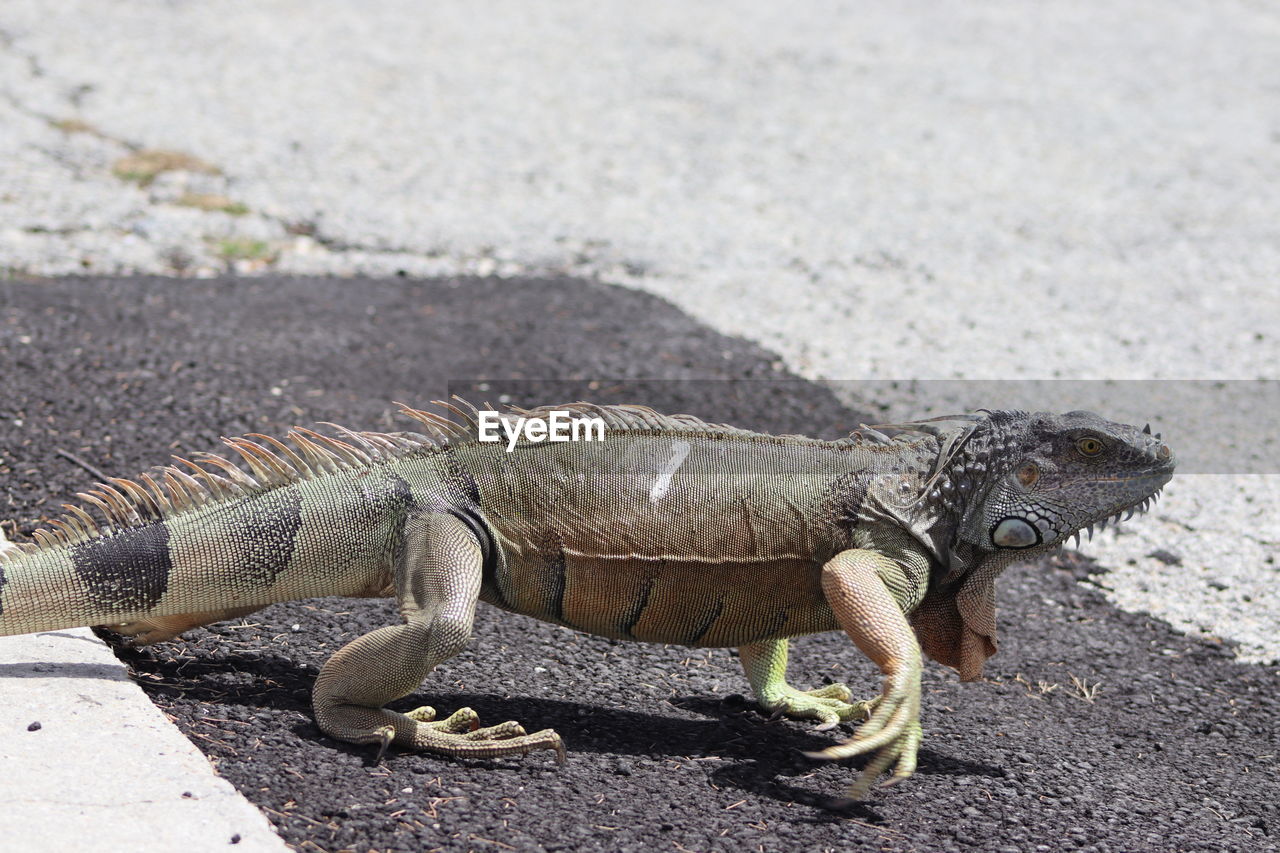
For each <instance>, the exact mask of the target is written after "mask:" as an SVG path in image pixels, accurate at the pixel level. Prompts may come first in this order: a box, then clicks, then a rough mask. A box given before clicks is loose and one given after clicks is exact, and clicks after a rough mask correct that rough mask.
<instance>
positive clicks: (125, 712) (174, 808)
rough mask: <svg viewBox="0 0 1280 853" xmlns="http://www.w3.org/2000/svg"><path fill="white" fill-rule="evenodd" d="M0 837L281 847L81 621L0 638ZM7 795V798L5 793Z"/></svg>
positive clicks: (100, 844) (40, 851) (57, 842)
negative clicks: (1, 789) (7, 787)
mask: <svg viewBox="0 0 1280 853" xmlns="http://www.w3.org/2000/svg"><path fill="white" fill-rule="evenodd" d="M0 676H2V677H0V732H3V735H2V736H0V768H3V773H4V777H5V778H7V779H13V780H21V785H22V789H21V791H20V792H18V791H9V792H8V793H9V796H7V797H6V798H5V803H4V805H3V806H0V837H2V838H6V839H10V840H11V841H12V840H14V839H20V840H21V848H22V849H23V850H26V851H29V853H46V851H47V853H65V851H68V850H77V849H86V847H87V846H89V845H91V846H92V848H93V849H97V850H130V849H139V847H141V846H145V847H146V848H147V849H150V850H183V851H187V853H198V851H215V850H236V851H246V853H247V851H282V850H287V849H288V848H287V847H286V846H285V844H284V842H283V841H281V840H280V838H279V837H278V836H277V835H276V834H275V831H274V830H273V829H272V827H271V824H270V823H269V822H268V821H267V819H266V818H265V817H263V815H262V813H261V812H259V811H258V810H257V808H255V807H254V806H253V805H251V804H250V803H249V802H248V801H247V800H245V799H244V798H243V797H242V796H240V794H239V792H238V791H236V789H235V788H234V787H232V785H231V784H230V783H229V782H227V781H226V780H225V779H222V778H221V777H220V776H218V775H217V774H216V773H215V772H214V769H213V767H212V766H211V765H210V764H209V762H208V760H207V759H206V758H205V757H204V755H203V754H201V752H200V751H199V750H197V749H196V748H195V746H193V745H192V744H191V742H190V741H188V740H187V739H186V738H185V737H183V736H182V734H181V733H179V732H178V730H177V729H176V728H175V727H174V726H173V725H172V724H171V723H170V722H169V720H168V719H167V718H166V717H165V716H164V714H162V713H161V712H160V710H159V709H158V708H156V706H155V705H153V704H152V702H151V700H150V699H148V698H147V696H146V694H144V693H143V692H142V690H141V688H139V687H138V685H137V684H135V683H134V682H133V681H132V680H130V678H129V676H128V674H127V672H126V670H125V667H124V665H123V664H121V663H120V661H119V660H117V659H116V658H115V656H114V655H113V654H112V653H111V650H110V649H109V648H108V647H107V646H106V644H105V643H103V642H102V641H101V640H99V639H98V638H97V637H95V636H94V635H93V634H92V633H91V632H90V631H89V630H88V629H78V630H73V631H56V632H49V633H45V634H35V635H25V636H19V637H4V638H0ZM15 795H16V796H15Z"/></svg>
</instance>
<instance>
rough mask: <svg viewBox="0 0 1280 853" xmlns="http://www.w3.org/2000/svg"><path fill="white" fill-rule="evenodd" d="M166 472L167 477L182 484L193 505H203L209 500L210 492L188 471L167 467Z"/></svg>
mask: <svg viewBox="0 0 1280 853" xmlns="http://www.w3.org/2000/svg"><path fill="white" fill-rule="evenodd" d="M175 458H176V457H175ZM164 471H165V477H173V478H174V479H175V480H177V481H178V482H179V483H181V484H182V489H183V491H185V492H186V493H187V496H188V499H189V500H190V502H191V503H192V504H193V505H199V504H203V503H205V502H206V501H208V500H209V490H208V489H206V488H205V487H204V485H203V484H201V483H200V482H199V481H197V480H196V478H195V477H192V476H191V475H190V474H188V473H187V472H186V471H183V470H182V469H181V468H178V467H176V466H174V465H170V466H168V467H166V468H165V469H164Z"/></svg>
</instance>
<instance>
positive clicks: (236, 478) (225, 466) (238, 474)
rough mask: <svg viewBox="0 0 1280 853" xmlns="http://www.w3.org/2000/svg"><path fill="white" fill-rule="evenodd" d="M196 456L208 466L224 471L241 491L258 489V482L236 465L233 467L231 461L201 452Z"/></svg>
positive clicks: (228, 478)
mask: <svg viewBox="0 0 1280 853" xmlns="http://www.w3.org/2000/svg"><path fill="white" fill-rule="evenodd" d="M195 456H196V458H197V459H199V460H200V461H202V462H204V463H205V464H206V465H212V466H214V467H215V468H220V469H221V470H222V471H224V472H225V473H226V475H227V480H229V481H230V482H231V484H233V485H235V486H237V487H239V488H241V489H256V488H258V481H257V480H255V479H253V478H252V477H250V476H249V475H248V474H246V473H245V472H243V471H241V470H240V469H239V468H237V467H236V466H235V465H233V464H232V463H231V462H230V461H229V460H226V459H223V458H222V457H221V456H219V455H218V454H216V453H204V452H201V453H197V454H195Z"/></svg>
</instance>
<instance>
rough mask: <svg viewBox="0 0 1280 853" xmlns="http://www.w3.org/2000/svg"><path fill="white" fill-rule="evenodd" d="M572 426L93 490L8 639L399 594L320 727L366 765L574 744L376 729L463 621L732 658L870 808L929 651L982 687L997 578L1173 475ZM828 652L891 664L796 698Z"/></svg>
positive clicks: (408, 725)
mask: <svg viewBox="0 0 1280 853" xmlns="http://www.w3.org/2000/svg"><path fill="white" fill-rule="evenodd" d="M560 408H561V409H567V410H569V411H570V412H572V413H573V414H574V415H575V416H578V417H585V416H595V417H600V418H602V419H603V420H604V421H605V424H606V436H605V439H604V440H603V441H597V442H589V443H574V444H563V443H536V442H530V441H528V440H521V441H520V442H518V443H517V444H516V445H515V446H514V448H513V449H512V450H511V452H508V451H507V449H506V448H505V447H504V446H502V445H501V444H488V443H483V442H480V441H478V440H476V437H475V434H474V432H473V428H474V426H475V423H474V421H473V420H471V413H469V412H468V411H465V410H461V409H456V408H455V409H454V411H455V412H456V413H457V414H459V415H461V416H462V417H463V418H464V420H467V421H468V422H469V423H470V426H459V425H457V424H456V423H453V422H450V421H447V420H445V419H443V418H441V417H440V416H438V415H435V414H432V413H429V412H420V411H415V410H410V409H406V410H405V413H406V414H407V415H409V416H410V417H412V418H414V419H416V420H417V421H419V422H420V423H421V424H422V425H423V426H424V427H425V428H426V429H427V431H428V432H429V433H430V435H428V436H422V435H413V434H405V433H395V434H385V433H354V432H351V431H349V430H344V429H342V428H340V427H339V428H338V429H339V430H340V431H341V432H342V436H343V438H342V440H338V439H333V438H328V437H325V436H322V435H319V434H317V433H313V432H311V431H308V430H297V431H295V432H293V433H291V434H290V435H289V441H290V444H285V443H282V442H279V441H276V440H275V439H272V438H269V437H266V436H255V437H253V439H254V440H252V441H251V440H248V439H230V440H228V442H227V443H228V444H229V446H231V447H232V449H234V450H235V451H236V453H238V454H239V455H240V457H241V459H242V460H243V463H244V464H245V465H246V466H247V467H248V468H249V470H250V472H251V474H245V473H244V472H243V471H242V470H241V469H238V468H237V467H236V466H234V465H232V464H231V463H229V462H227V461H226V460H224V459H221V458H218V457H212V456H206V457H203V458H202V459H200V460H199V461H200V462H201V463H202V464H201V465H195V464H192V463H188V462H185V461H184V460H179V462H180V463H181V464H182V466H184V467H181V468H179V467H171V468H167V469H162V470H160V471H158V472H156V473H154V474H153V475H144V476H143V478H141V480H140V481H137V482H135V481H128V480H112V481H111V483H110V484H100V485H99V486H98V487H97V489H95V490H94V491H92V492H89V493H88V494H85V495H82V497H83V498H84V500H85V502H86V505H88V506H91V507H92V508H96V510H97V511H100V512H101V513H102V515H103V516H104V517H105V519H106V520H105V523H104V522H102V521H98V520H96V519H94V518H92V517H91V516H90V515H89V514H88V513H86V512H85V511H84V510H83V509H81V508H78V507H69V508H68V512H69V514H68V515H67V516H65V517H64V518H63V519H61V520H60V521H59V522H57V523H56V524H57V525H58V526H57V527H56V528H55V529H52V530H46V531H37V533H36V534H34V537H35V540H36V541H35V543H28V544H26V545H21V546H17V547H14V546H11V545H9V544H8V543H6V542H5V541H4V540H3V539H0V634H17V633H26V632H31V631H44V630H54V629H58V628H64V627H72V626H78V625H107V626H115V627H116V628H117V629H119V630H121V631H122V632H123V633H126V634H130V635H132V636H133V637H134V638H135V639H136V640H137V641H139V642H154V641H158V640H162V639H168V638H170V637H173V636H175V635H177V634H178V633H180V632H182V631H184V630H187V629H189V628H191V627H195V626H197V625H202V624H208V623H209V622H213V621H217V620H219V619H227V618H234V617H236V616H242V615H245V614H247V613H250V612H252V611H254V610H255V609H257V608H259V607H263V606H266V605H268V604H271V603H273V602H277V601H290V600H297V599H303V598H308V597H314V596H322V595H349V596H394V597H395V598H396V600H397V603H398V605H399V611H400V622H399V624H395V625H389V626H386V627H383V628H379V629H378V630H376V631H372V632H370V633H369V634H366V635H364V636H362V637H359V638H357V639H356V640H354V641H352V642H351V643H348V644H347V645H346V646H344V647H343V648H342V649H340V650H339V651H338V652H337V653H336V654H334V655H333V657H331V658H330V659H329V660H328V662H326V663H325V665H324V667H323V668H322V670H321V673H320V675H319V677H318V678H317V679H316V684H315V689H314V693H313V704H314V709H315V716H316V722H317V723H318V725H319V726H320V728H321V729H322V730H324V731H325V732H327V733H328V734H329V735H331V736H333V737H335V738H339V739H341V740H346V741H350V742H353V743H362V744H370V745H373V746H376V747H377V748H378V750H379V754H380V755H381V753H382V752H383V751H385V750H386V749H387V747H388V746H390V745H392V744H395V745H397V746H400V747H402V748H406V749H416V750H426V751H431V752H438V753H442V754H445V755H456V756H462V757H475V758H487V757H493V756H500V755H514V754H524V753H528V752H531V751H534V750H539V749H551V750H554V751H555V752H556V753H557V755H558V756H559V757H561V758H563V755H564V747H563V745H562V743H561V740H560V736H559V735H558V734H556V733H555V732H553V731H551V730H543V731H539V732H534V733H533V734H529V733H526V731H525V730H524V728H523V727H521V726H520V725H519V724H518V723H516V722H506V723H501V724H499V725H496V726H489V727H481V726H480V724H479V721H478V720H477V719H476V716H475V713H474V712H473V711H471V710H470V709H465V708H464V709H462V710H460V711H457V712H455V713H453V714H451V715H449V716H447V717H445V718H444V719H437V717H436V712H435V710H434V709H432V708H430V707H423V708H419V709H417V710H415V711H413V712H410V713H408V714H401V713H398V712H394V711H390V710H387V709H386V708H385V707H384V706H385V705H386V704H387V703H389V702H391V701H393V700H395V699H397V698H399V697H402V696H405V695H407V694H409V693H412V692H414V691H415V690H417V689H418V686H419V685H420V684H421V682H422V680H423V679H424V678H425V677H426V676H427V675H429V674H430V672H431V671H432V670H433V669H434V668H435V667H436V666H437V665H439V664H440V663H441V662H443V661H445V660H447V659H448V658H450V657H452V656H453V655H455V654H457V653H458V652H459V651H460V650H461V649H462V648H463V646H464V645H465V643H466V642H467V640H468V638H469V637H470V635H471V629H472V622H473V618H474V613H475V607H476V604H477V602H478V601H485V602H487V603H489V604H492V605H495V606H497V607H500V608H503V609H506V610H510V611H514V612H517V613H523V614H527V615H530V616H534V617H536V618H539V619H543V620H546V621H549V622H554V623H557V624H560V625H566V626H569V627H573V628H576V629H579V630H583V631H587V632H590V633H594V634H599V635H603V636H607V637H614V638H618V639H626V640H642V641H648V642H659V643H677V644H685V645H690V646H704V647H705V646H720V647H730V648H734V647H736V648H738V649H739V653H740V656H741V660H742V665H743V669H744V672H745V673H746V676H747V680H748V681H749V682H750V684H751V687H752V690H753V691H754V692H755V694H756V696H757V698H758V699H759V700H760V703H761V705H762V706H763V707H764V708H765V709H766V710H767V711H771V712H774V713H777V714H784V715H787V716H790V717H794V718H798V719H811V720H816V721H817V722H818V723H819V728H823V729H826V728H831V727H833V726H835V725H837V724H838V723H840V722H852V721H858V720H865V722H862V724H861V726H860V728H859V729H858V730H857V732H856V733H855V734H854V736H853V737H851V738H850V739H848V740H847V741H845V742H844V743H840V744H836V745H834V746H832V747H830V748H828V749H825V750H822V751H821V752H818V753H816V754H815V755H816V756H817V757H821V758H828V759H835V758H847V757H851V756H857V755H867V756H869V757H868V759H867V763H866V765H865V766H864V768H863V770H862V772H861V775H860V776H859V777H858V779H857V781H856V782H855V783H854V785H853V786H852V788H851V789H850V791H849V794H850V796H852V797H863V796H866V794H867V793H868V792H869V791H870V789H871V787H872V786H873V785H874V784H875V782H876V781H877V780H878V779H879V777H880V776H881V775H882V774H885V773H889V774H890V776H889V782H895V781H900V780H901V779H904V778H906V777H907V776H909V775H911V773H912V772H913V771H914V770H915V767H916V754H917V751H918V749H919V746H920V741H921V736H922V733H921V729H920V721H919V714H920V699H921V697H920V672H921V661H922V655H924V654H927V655H929V656H931V657H933V658H934V659H936V660H939V661H941V662H942V663H945V664H947V665H950V666H954V667H956V668H957V669H958V670H959V672H960V675H961V678H962V679H965V680H971V679H974V678H977V677H978V675H979V674H980V673H981V670H982V665H983V663H984V661H985V660H986V658H987V657H989V656H990V655H991V654H994V653H995V650H996V645H995V633H996V629H995V608H994V582H995V579H996V577H997V576H998V575H999V574H1000V572H1001V571H1002V570H1003V569H1004V568H1005V566H1007V565H1008V564H1009V563H1010V562H1012V561H1013V560H1014V559H1020V558H1025V557H1029V556H1034V555H1036V554H1039V553H1042V552H1044V551H1046V550H1048V549H1051V548H1055V547H1057V546H1059V545H1061V544H1062V543H1063V542H1064V541H1066V539H1067V538H1068V537H1069V536H1071V535H1072V534H1075V533H1078V531H1080V530H1081V529H1084V528H1090V529H1091V528H1092V525H1094V524H1097V523H1100V522H1103V521H1104V520H1105V519H1107V518H1109V517H1111V516H1113V515H1118V514H1120V513H1123V512H1125V511H1126V510H1129V509H1132V508H1140V509H1142V508H1145V507H1146V506H1147V504H1148V502H1149V501H1150V500H1151V499H1152V498H1153V497H1154V496H1155V495H1156V494H1157V493H1158V491H1159V489H1160V487H1161V486H1163V485H1164V483H1165V482H1167V481H1168V479H1169V477H1170V476H1171V475H1172V472H1173V467H1174V466H1173V459H1172V454H1171V452H1170V451H1169V449H1168V447H1167V446H1165V445H1164V444H1163V443H1162V442H1161V441H1160V440H1159V436H1158V435H1157V436H1152V435H1151V434H1150V431H1149V430H1146V431H1140V430H1137V429H1134V428H1133V427H1128V426H1124V425H1121V424H1115V423H1111V422H1109V421H1105V420H1103V419H1101V418H1099V417H1097V416H1096V415H1092V414H1089V413H1084V412H1070V413H1067V414H1065V415H1052V414H1046V413H1036V414H1026V413H1022V412H988V413H981V414H976V415H961V416H956V417H953V418H946V419H936V420H932V421H922V422H918V423H911V424H900V425H897V426H895V427H893V430H894V431H896V433H897V434H895V435H893V436H889V435H887V434H886V433H884V432H881V431H880V430H878V429H872V428H863V429H861V430H859V431H858V432H856V433H854V434H853V435H852V436H850V437H849V438H848V439H845V440H842V441H835V442H830V441H817V440H814V439H808V438H804V437H801V436H767V435H761V434H757V433H752V432H748V431H745V430H739V429H735V428H733V427H728V426H723V425H715V424H707V423H703V422H702V421H699V420H697V419H695V418H691V417H688V416H684V415H677V416H665V415H659V414H657V413H655V412H652V411H650V410H648V409H644V408H642V407H625V406H624V407H597V406H591V405H589V404H572V405H570V406H564V407H560ZM550 411H551V409H549V408H548V409H541V410H536V411H534V412H520V414H522V415H525V416H528V417H530V418H546V417H548V416H549V415H548V413H549V412H550ZM882 429H885V430H889V427H884V428H882ZM837 629H841V630H843V631H844V632H845V633H846V634H847V635H848V636H849V638H850V639H851V640H852V641H853V643H854V645H855V646H856V647H857V648H858V649H859V650H860V651H862V653H863V654H865V655H866V656H867V657H868V658H869V659H870V660H872V661H873V662H874V663H875V664H876V665H877V666H878V667H879V668H880V670H881V673H882V675H883V682H882V686H881V690H880V694H879V696H877V697H876V698H875V699H873V700H869V701H866V702H851V701H850V693H849V690H848V689H847V688H846V687H844V685H827V686H826V687H820V688H817V689H815V690H808V691H802V690H799V689H796V688H793V687H791V686H790V685H789V684H788V683H787V681H786V664H787V640H788V638H790V637H795V636H800V635H803V634H809V633H814V632H818V631H829V630H837Z"/></svg>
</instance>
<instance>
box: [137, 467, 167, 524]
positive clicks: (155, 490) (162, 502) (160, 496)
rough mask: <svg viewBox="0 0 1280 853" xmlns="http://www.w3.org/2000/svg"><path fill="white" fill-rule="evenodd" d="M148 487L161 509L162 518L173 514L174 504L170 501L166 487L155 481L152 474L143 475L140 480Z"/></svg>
mask: <svg viewBox="0 0 1280 853" xmlns="http://www.w3.org/2000/svg"><path fill="white" fill-rule="evenodd" d="M138 479H139V480H141V481H142V482H143V484H144V485H145V486H146V487H147V490H148V491H149V492H150V493H151V495H152V498H153V500H154V501H155V503H156V506H157V507H158V508H159V511H160V515H161V517H164V516H167V515H169V514H170V513H172V512H173V504H172V503H170V501H169V495H168V494H167V493H166V492H165V490H164V486H162V485H160V484H159V483H157V482H156V481H155V479H154V478H152V476H151V475H150V474H143V475H142V476H141V477H139V478H138Z"/></svg>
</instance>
